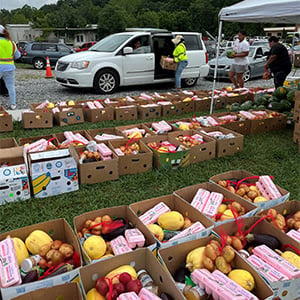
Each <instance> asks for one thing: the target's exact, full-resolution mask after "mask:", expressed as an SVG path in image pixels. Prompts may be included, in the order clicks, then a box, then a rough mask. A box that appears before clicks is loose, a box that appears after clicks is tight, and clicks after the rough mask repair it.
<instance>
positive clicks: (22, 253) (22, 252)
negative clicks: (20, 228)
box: [12, 237, 29, 266]
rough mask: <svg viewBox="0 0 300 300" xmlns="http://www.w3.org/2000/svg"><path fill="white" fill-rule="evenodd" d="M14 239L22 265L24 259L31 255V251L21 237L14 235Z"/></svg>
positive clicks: (19, 263) (19, 261)
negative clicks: (29, 251)
mask: <svg viewBox="0 0 300 300" xmlns="http://www.w3.org/2000/svg"><path fill="white" fill-rule="evenodd" d="M12 239H13V241H14V248H15V251H16V257H17V261H18V265H19V266H21V263H22V261H23V260H24V259H26V258H28V257H29V253H28V250H27V248H26V246H25V244H24V242H23V241H22V240H21V239H19V238H17V237H14V238H12Z"/></svg>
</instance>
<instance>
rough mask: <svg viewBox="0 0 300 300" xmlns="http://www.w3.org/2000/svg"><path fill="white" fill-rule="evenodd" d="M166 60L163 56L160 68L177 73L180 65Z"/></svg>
mask: <svg viewBox="0 0 300 300" xmlns="http://www.w3.org/2000/svg"><path fill="white" fill-rule="evenodd" d="M166 58H167V56H161V58H160V66H161V67H162V69H165V70H172V71H176V70H177V65H178V64H177V63H175V62H169V61H166Z"/></svg>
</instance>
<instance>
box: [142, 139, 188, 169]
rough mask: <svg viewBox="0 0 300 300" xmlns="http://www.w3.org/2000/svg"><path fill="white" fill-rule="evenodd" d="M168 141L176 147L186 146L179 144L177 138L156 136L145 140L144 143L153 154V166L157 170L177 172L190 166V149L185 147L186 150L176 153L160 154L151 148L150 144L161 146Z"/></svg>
mask: <svg viewBox="0 0 300 300" xmlns="http://www.w3.org/2000/svg"><path fill="white" fill-rule="evenodd" d="M165 141H167V142H168V143H170V144H172V145H174V146H175V147H179V146H184V145H183V144H182V143H180V142H178V141H177V140H176V138H174V137H172V136H169V135H154V136H150V137H147V138H144V139H143V142H144V143H145V144H146V145H147V146H148V147H149V149H151V151H152V152H153V165H154V167H155V168H156V169H158V170H160V169H165V170H176V169H180V168H182V167H186V166H188V165H189V164H190V148H188V147H186V146H184V147H185V148H186V149H185V150H182V151H176V152H159V151H157V150H156V149H153V148H151V147H150V146H149V143H153V142H155V143H157V144H160V143H162V142H165Z"/></svg>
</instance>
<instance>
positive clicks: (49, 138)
mask: <svg viewBox="0 0 300 300" xmlns="http://www.w3.org/2000/svg"><path fill="white" fill-rule="evenodd" d="M41 139H45V140H47V141H51V143H52V144H54V145H55V146H56V147H58V146H59V142H58V140H57V138H56V137H55V135H54V134H47V135H39V136H32V137H24V138H20V139H19V145H20V146H24V145H25V144H31V143H34V142H36V141H38V140H41Z"/></svg>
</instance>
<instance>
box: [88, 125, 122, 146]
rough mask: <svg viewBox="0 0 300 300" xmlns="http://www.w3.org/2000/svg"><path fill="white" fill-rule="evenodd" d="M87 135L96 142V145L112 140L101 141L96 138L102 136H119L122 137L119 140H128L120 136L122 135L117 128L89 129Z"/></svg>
mask: <svg viewBox="0 0 300 300" xmlns="http://www.w3.org/2000/svg"><path fill="white" fill-rule="evenodd" d="M87 133H88V134H89V136H90V137H91V138H92V139H93V140H94V141H96V143H102V142H108V141H110V140H111V139H103V140H99V139H96V138H95V137H96V136H97V135H100V136H101V135H102V134H110V135H117V136H120V138H119V139H118V140H127V138H125V137H124V136H123V135H120V133H119V132H118V131H117V130H116V128H115V127H111V128H97V129H89V130H87ZM112 140H114V139H112Z"/></svg>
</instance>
